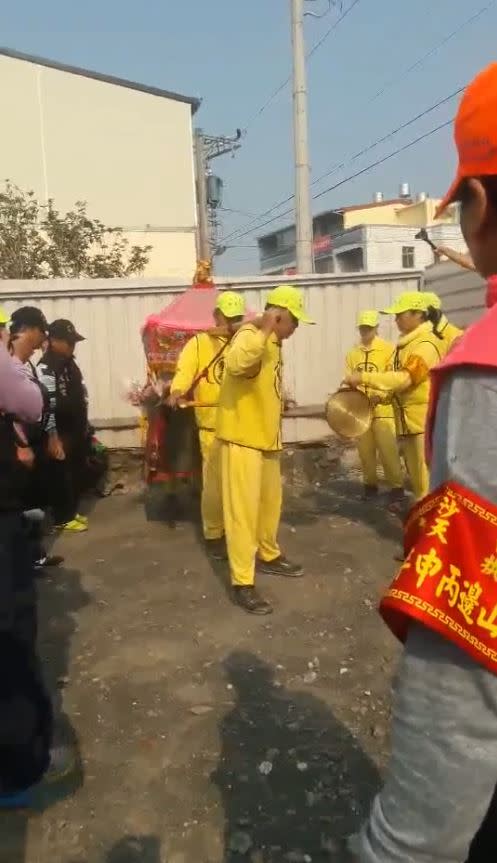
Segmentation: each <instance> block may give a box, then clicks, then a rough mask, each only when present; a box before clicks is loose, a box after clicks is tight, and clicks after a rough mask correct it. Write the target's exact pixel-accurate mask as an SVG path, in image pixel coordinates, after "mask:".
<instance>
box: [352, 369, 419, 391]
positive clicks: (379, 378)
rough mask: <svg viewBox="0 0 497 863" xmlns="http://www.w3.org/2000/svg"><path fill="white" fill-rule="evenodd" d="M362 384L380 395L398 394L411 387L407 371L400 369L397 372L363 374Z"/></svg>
mask: <svg viewBox="0 0 497 863" xmlns="http://www.w3.org/2000/svg"><path fill="white" fill-rule="evenodd" d="M362 383H363V384H364V386H366V387H369V388H370V389H372V390H378V394H379V395H381V393H385V394H387V393H400V392H402V391H403V390H407V389H409V387H410V386H412V379H411V375H410V373H409V371H407V370H404V369H401V370H400V371H398V372H363V373H362ZM373 395H374V393H373Z"/></svg>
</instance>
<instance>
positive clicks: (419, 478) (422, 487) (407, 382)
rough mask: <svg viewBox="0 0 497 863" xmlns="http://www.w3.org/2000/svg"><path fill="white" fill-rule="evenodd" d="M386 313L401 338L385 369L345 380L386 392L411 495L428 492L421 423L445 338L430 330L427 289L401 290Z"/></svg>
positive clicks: (351, 375) (431, 328) (359, 374)
mask: <svg viewBox="0 0 497 863" xmlns="http://www.w3.org/2000/svg"><path fill="white" fill-rule="evenodd" d="M383 314H385V315H395V320H396V322H397V326H398V328H399V331H400V338H399V341H398V343H397V347H396V349H395V353H394V355H393V358H392V362H391V363H389V366H390V368H389V369H388V370H387V371H384V372H353V373H352V374H350V375H347V377H346V378H345V383H347V384H348V385H349V386H353V387H360V386H365V387H370V388H371V389H374V390H377V391H378V393H379V394H383V396H390V397H391V398H392V404H393V407H394V413H395V425H396V429H397V437H398V438H399V441H400V445H401V449H402V452H403V455H404V458H405V462H406V467H407V473H408V474H409V479H410V481H411V486H412V490H413V492H414V497H415V499H416V500H417V501H418V500H421V498H423V497H425V495H427V494H428V486H429V475H428V468H427V466H426V461H425V446H424V438H425V426H426V417H427V413H428V401H429V395H430V381H429V373H430V369H432V368H433V367H434V366H436V365H438V363H439V362H440V360H441V357H442V355H443V341H442V339H441V337H440V336H437V335H435V333H434V332H433V324H432V322H431V321H430V320H429V312H428V301H427V299H426V295H425V294H423V293H420V292H417V291H412V292H406V293H404V294H401V295H400V296H399V297H397V299H396V300H395V302H394V304H393V305H392V306H391V308H389V309H385V311H384V312H383Z"/></svg>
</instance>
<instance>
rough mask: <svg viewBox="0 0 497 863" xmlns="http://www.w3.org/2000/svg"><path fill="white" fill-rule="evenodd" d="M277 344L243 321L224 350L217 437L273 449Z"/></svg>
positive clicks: (277, 434) (276, 442)
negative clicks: (224, 358)
mask: <svg viewBox="0 0 497 863" xmlns="http://www.w3.org/2000/svg"><path fill="white" fill-rule="evenodd" d="M281 382H282V360H281V345H280V344H279V342H278V340H277V339H276V336H275V335H274V334H272V335H270V336H269V338H267V336H265V335H264V333H262V332H261V330H259V329H257V327H256V326H254V324H246V325H245V326H243V327H242V328H241V329H240V330H239V331H238V332H237V334H236V335H235V336H234V337H233V339H232V340H231V342H230V345H229V347H228V349H227V351H226V362H225V375H224V380H223V385H222V387H221V394H220V399H219V408H218V412H217V427H216V434H217V437H218V438H220V439H221V440H223V441H228V442H229V443H236V444H239V445H240V446H246V447H251V448H252V449H259V450H263V451H265V452H275V451H277V450H280V449H281V448H282V445H281V414H282V395H281Z"/></svg>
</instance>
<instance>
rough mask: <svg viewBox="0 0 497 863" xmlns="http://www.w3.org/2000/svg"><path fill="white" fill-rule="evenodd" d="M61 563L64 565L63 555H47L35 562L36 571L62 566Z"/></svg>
mask: <svg viewBox="0 0 497 863" xmlns="http://www.w3.org/2000/svg"><path fill="white" fill-rule="evenodd" d="M61 563H64V558H63V557H62V555H61V554H47V556H46V557H40V559H39V560H35V570H37V571H40V570H42V569H48V568H51V567H54V566H60V565H61Z"/></svg>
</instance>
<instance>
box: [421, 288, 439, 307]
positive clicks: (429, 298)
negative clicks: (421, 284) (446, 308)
mask: <svg viewBox="0 0 497 863" xmlns="http://www.w3.org/2000/svg"><path fill="white" fill-rule="evenodd" d="M425 297H426V302H427V303H428V305H429V306H432V307H433V308H434V309H441V308H442V300H441V299H440V297H439V296H438V294H434V293H433V291H425Z"/></svg>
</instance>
